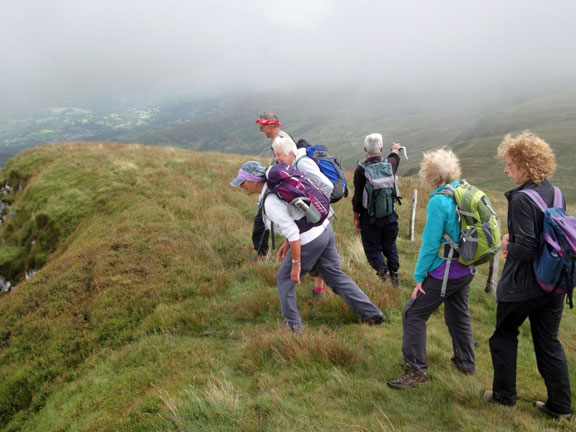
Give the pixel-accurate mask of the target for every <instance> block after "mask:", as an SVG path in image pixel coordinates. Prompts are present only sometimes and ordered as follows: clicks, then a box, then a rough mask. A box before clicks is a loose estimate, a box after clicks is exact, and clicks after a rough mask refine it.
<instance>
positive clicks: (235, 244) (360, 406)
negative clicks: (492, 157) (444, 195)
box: [0, 143, 576, 432]
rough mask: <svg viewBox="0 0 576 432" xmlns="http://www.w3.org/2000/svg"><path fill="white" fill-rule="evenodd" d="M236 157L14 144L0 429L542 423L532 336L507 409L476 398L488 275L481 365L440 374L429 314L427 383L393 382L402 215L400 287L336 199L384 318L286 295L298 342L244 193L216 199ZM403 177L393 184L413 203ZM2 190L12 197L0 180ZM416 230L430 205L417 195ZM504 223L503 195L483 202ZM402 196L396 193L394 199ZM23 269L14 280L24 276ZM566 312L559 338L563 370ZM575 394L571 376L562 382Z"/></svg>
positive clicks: (7, 173)
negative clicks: (254, 243) (377, 270)
mask: <svg viewBox="0 0 576 432" xmlns="http://www.w3.org/2000/svg"><path fill="white" fill-rule="evenodd" d="M244 160H245V157H242V156H238V155H226V154H220V153H204V152H202V153H197V152H190V151H186V150H181V149H174V148H159V147H145V146H140V145H135V144H98V143H91V144H89V143H71V144H68V145H54V146H45V147H38V148H33V149H29V150H26V151H24V152H23V153H21V154H20V155H19V156H18V157H16V158H15V159H12V160H11V161H10V162H9V163H8V164H7V165H6V166H5V167H4V168H3V170H2V171H1V172H0V184H4V183H5V182H7V183H8V184H9V185H10V186H11V187H12V188H13V190H14V191H13V192H11V193H9V194H8V195H4V199H5V201H6V202H8V203H9V210H8V212H9V213H10V214H11V217H10V218H9V219H8V221H7V222H5V223H4V224H3V225H2V226H1V229H2V238H3V240H4V241H3V243H2V245H0V274H3V272H4V274H5V275H8V273H7V272H10V273H9V274H10V277H11V278H12V279H11V280H12V282H14V283H16V287H15V288H14V289H13V290H12V291H11V292H9V293H3V294H0V429H2V430H3V431H42V432H45V431H139V432H140V431H209V430H211V431H215V430H218V431H221V430H230V431H232V430H234V431H238V430H241V431H270V430H283V431H284V430H286V431H296V430H318V431H320V430H335V431H349V430H370V431H372V430H406V431H421V430H446V429H451V430H526V429H528V430H540V429H545V428H549V429H551V428H556V427H562V428H564V430H574V427H573V425H572V424H569V423H559V422H556V421H552V420H548V419H545V418H543V417H541V416H540V415H539V414H538V413H537V412H535V410H534V409H533V408H531V407H530V402H531V401H532V400H533V399H536V398H539V399H541V398H543V397H544V395H545V388H544V385H543V383H542V382H541V380H540V379H539V377H538V373H537V369H536V364H535V360H534V356H533V352H532V348H531V343H530V332H529V331H528V328H527V327H528V326H527V325H525V327H524V328H523V330H522V334H521V337H520V351H519V382H518V386H519V396H520V400H519V404H518V407H517V409H506V408H502V407H495V406H492V405H489V404H486V403H483V402H481V401H480V400H479V397H478V395H479V394H480V391H481V389H483V388H489V387H490V384H491V363H490V356H489V350H488V345H487V339H488V337H489V336H490V334H491V331H492V329H493V325H494V315H495V312H494V310H495V300H494V298H493V297H492V296H490V295H488V294H485V293H484V290H483V285H484V283H485V276H484V275H479V276H478V277H477V278H476V280H475V283H474V287H473V288H474V289H473V293H472V299H471V309H472V316H473V324H474V330H475V337H476V339H477V341H478V348H477V357H478V372H477V374H476V375H475V376H473V377H467V376H462V375H460V374H458V373H457V372H455V371H454V370H452V369H451V368H450V356H451V342H450V339H449V336H448V334H447V330H446V328H445V326H444V324H443V318H442V315H441V314H440V313H436V314H434V316H433V317H432V318H431V319H430V322H429V326H428V358H429V362H430V375H431V381H430V383H429V384H427V385H426V386H423V387H421V388H418V389H414V390H413V391H405V392H395V391H392V390H389V389H388V388H387V387H386V385H385V383H386V380H387V379H390V378H392V377H396V376H397V375H398V374H399V373H400V372H401V369H400V368H399V363H400V362H401V358H402V356H401V352H400V347H401V332H402V330H401V328H402V325H401V316H400V314H401V310H402V306H403V304H404V302H405V301H406V300H407V298H408V297H409V294H410V292H411V291H412V288H413V287H412V282H411V276H410V275H411V272H412V270H413V267H414V262H415V257H416V253H417V250H418V245H417V244H412V243H411V242H410V241H409V240H408V239H407V236H408V232H407V231H408V222H407V220H408V219H407V218H408V213H409V211H410V209H409V205H404V206H402V207H401V208H400V214H401V218H402V223H401V234H400V239H399V242H398V245H399V250H400V253H401V263H402V264H401V265H402V267H401V280H402V281H401V282H402V283H401V288H400V289H398V290H393V289H391V288H390V287H384V286H382V285H381V284H380V283H379V280H378V278H377V277H376V275H374V274H373V271H372V270H371V269H370V268H369V266H368V264H367V263H366V260H365V258H364V256H363V253H362V248H361V245H360V241H359V238H358V237H357V236H356V235H355V233H354V231H353V228H352V220H351V206H350V202H349V201H346V202H340V203H338V204H336V205H335V211H336V213H337V215H338V218H337V219H336V220H335V222H334V225H335V231H336V233H337V239H338V245H339V249H340V252H341V256H342V261H343V267H344V269H345V271H346V272H348V273H349V274H350V275H351V276H352V277H353V278H354V279H355V280H356V281H357V282H358V284H359V285H360V286H361V287H362V288H363V289H364V290H365V291H366V292H367V294H368V295H369V296H370V298H371V299H372V300H373V301H374V302H375V303H377V304H378V306H379V307H381V308H382V309H383V310H384V311H385V313H386V314H387V315H388V316H389V317H390V323H389V324H386V325H383V326H379V327H367V326H365V325H361V324H360V323H359V318H358V317H357V316H355V315H354V314H353V313H352V312H350V310H349V309H348V308H347V307H346V306H345V305H344V303H343V302H342V301H341V300H340V299H339V298H338V297H337V296H335V295H330V294H328V295H326V296H325V297H324V298H322V299H320V300H314V299H313V298H312V297H311V296H310V295H309V292H310V288H311V285H312V280H310V279H307V280H305V281H304V282H303V284H302V286H301V287H299V288H298V295H299V307H300V310H301V313H302V316H303V318H304V321H305V324H306V332H305V334H304V336H302V337H299V336H296V335H293V334H291V333H287V332H285V331H282V329H281V326H280V311H279V304H278V299H277V294H276V289H275V272H276V270H277V267H278V264H277V263H276V262H275V261H274V260H273V259H270V260H269V261H265V262H261V263H256V264H255V263H253V262H252V257H253V251H252V250H251V247H250V240H249V239H250V233H251V224H252V218H253V215H254V212H255V208H256V207H255V205H256V202H255V198H254V197H253V196H248V195H245V194H244V192H243V191H240V190H236V189H234V188H231V187H229V185H228V183H229V181H230V179H231V178H233V177H234V176H235V174H236V173H237V169H238V167H239V166H240V164H241V163H242V162H243V161H244ZM414 188H418V185H417V184H416V183H414V182H413V180H411V179H402V190H403V194H404V196H406V197H409V196H410V195H411V193H412V190H413V189H414ZM5 190H7V189H6V188H5ZM419 194H420V195H419V196H420V200H419V205H418V214H419V219H418V222H417V229H418V230H419V231H421V229H422V226H423V223H424V220H423V217H424V216H423V215H424V208H425V205H426V199H425V198H424V197H425V192H424V191H422V190H420V191H419ZM491 198H493V201H494V204H495V206H496V207H497V208H498V209H499V211H500V213H501V214H503V206H504V200H503V198H502V197H501V194H500V193H498V194H496V193H494V194H493V196H491ZM407 201H408V200H406V202H407ZM32 269H34V270H37V272H36V273H35V274H34V275H33V276H32V277H31V278H30V279H28V280H26V281H24V280H23V279H24V278H23V275H24V273H25V272H26V271H29V270H32ZM575 332H576V320H575V318H574V312H573V311H567V312H566V315H565V318H564V320H563V325H562V332H561V333H562V334H561V336H562V340H563V341H564V344H565V348H566V351H567V355H568V361H569V366H570V371H571V378H572V380H574V378H575V373H574V371H575V370H576V368H575V365H576V359H575V354H576V353H575V351H576V340H575V339H574V334H575ZM573 382H574V381H573Z"/></svg>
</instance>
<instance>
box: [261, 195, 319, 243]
mask: <svg viewBox="0 0 576 432" xmlns="http://www.w3.org/2000/svg"><path fill="white" fill-rule="evenodd" d="M267 192H268V186H267V185H266V184H264V188H263V189H262V192H261V193H260V197H259V198H260V202H262V199H263V198H264V196H265V195H266V193H267ZM303 217H304V213H303V212H302V211H301V210H300V209H298V208H297V207H296V206H293V205H289V204H288V203H287V202H286V201H283V200H281V199H280V198H278V197H277V196H276V194H274V193H269V194H268V196H266V200H265V201H264V224H265V225H266V228H268V229H270V227H271V223H274V230H275V231H276V232H277V233H278V234H280V235H282V236H284V237H286V239H287V240H288V241H296V240H300V245H301V246H304V245H305V244H306V243H310V242H311V241H312V240H314V239H316V238H317V237H318V236H319V235H320V234H322V233H323V232H324V230H325V229H326V227H327V226H328V224H329V223H330V220H329V219H328V218H326V220H325V221H324V223H323V224H322V225H319V226H317V227H313V228H311V229H309V230H308V231H306V232H304V233H302V234H300V230H299V229H298V225H296V222H294V221H295V220H298V219H301V218H303Z"/></svg>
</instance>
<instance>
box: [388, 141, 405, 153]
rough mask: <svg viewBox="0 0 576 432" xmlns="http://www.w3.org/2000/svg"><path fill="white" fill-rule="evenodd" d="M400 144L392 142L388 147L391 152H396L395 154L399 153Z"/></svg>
mask: <svg viewBox="0 0 576 432" xmlns="http://www.w3.org/2000/svg"><path fill="white" fill-rule="evenodd" d="M401 147H402V146H401V145H400V144H398V143H392V148H391V149H390V151H391V152H393V153H396V154H400V148H401Z"/></svg>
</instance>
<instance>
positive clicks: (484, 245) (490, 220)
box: [437, 180, 501, 297]
mask: <svg viewBox="0 0 576 432" xmlns="http://www.w3.org/2000/svg"><path fill="white" fill-rule="evenodd" d="M437 194H438V195H446V196H449V197H451V198H453V199H454V201H456V213H457V214H458V218H459V220H460V234H461V237H462V239H461V241H460V243H456V242H455V241H454V240H453V239H452V238H451V237H450V236H449V235H448V234H447V233H444V235H443V237H444V240H446V243H443V244H442V246H441V247H440V251H439V255H440V256H441V257H442V258H446V259H447V260H448V261H447V263H446V269H445V271H444V280H443V281H442V291H441V294H440V295H441V296H442V297H444V294H445V293H446V285H447V283H448V272H449V270H450V262H451V260H452V259H456V256H457V258H458V261H459V262H460V263H461V264H463V265H467V266H477V265H480V264H484V263H485V262H488V261H490V260H491V259H492V258H493V257H494V255H496V253H497V252H498V251H499V250H500V244H501V236H500V226H499V225H498V219H497V218H496V212H495V211H494V209H493V208H492V205H491V204H490V200H489V199H488V197H487V196H486V194H485V193H484V192H482V191H481V190H480V189H478V188H477V187H476V186H472V185H470V184H469V183H468V182H467V181H466V180H460V182H459V183H458V185H457V186H456V187H453V186H451V185H449V184H448V185H446V187H445V188H444V189H442V190H441V191H440V192H438V193H437ZM446 244H448V245H449V246H450V247H449V248H448V249H449V250H448V252H446ZM446 253H447V254H448V256H446ZM455 255H456V256H455Z"/></svg>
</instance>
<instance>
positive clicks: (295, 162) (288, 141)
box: [272, 136, 334, 297]
mask: <svg viewBox="0 0 576 432" xmlns="http://www.w3.org/2000/svg"><path fill="white" fill-rule="evenodd" d="M272 151H273V152H274V160H275V161H276V162H284V163H286V164H288V165H290V166H292V167H293V168H295V169H297V170H298V171H301V172H303V173H304V174H306V176H307V177H308V178H310V180H312V181H313V182H314V184H315V185H316V186H318V188H319V189H320V191H321V192H322V193H323V194H324V196H325V197H328V198H330V195H331V194H332V189H333V188H334V185H333V183H332V182H331V181H330V180H329V179H328V177H326V176H325V175H324V174H322V172H321V171H320V168H319V167H318V165H317V164H316V162H314V161H313V160H312V159H311V158H309V157H308V156H306V149H305V148H301V149H298V148H296V144H295V143H294V140H292V138H290V137H289V136H288V137H285V136H278V137H277V138H276V139H275V140H274V141H273V142H272ZM284 244H285V245H287V244H288V240H287V239H286V240H284ZM285 247H286V246H285ZM310 274H311V275H312V276H314V288H313V289H312V295H313V296H314V297H319V296H322V295H323V294H324V282H323V280H322V278H321V277H320V276H319V275H318V272H317V271H316V269H312V271H311V272H310Z"/></svg>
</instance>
